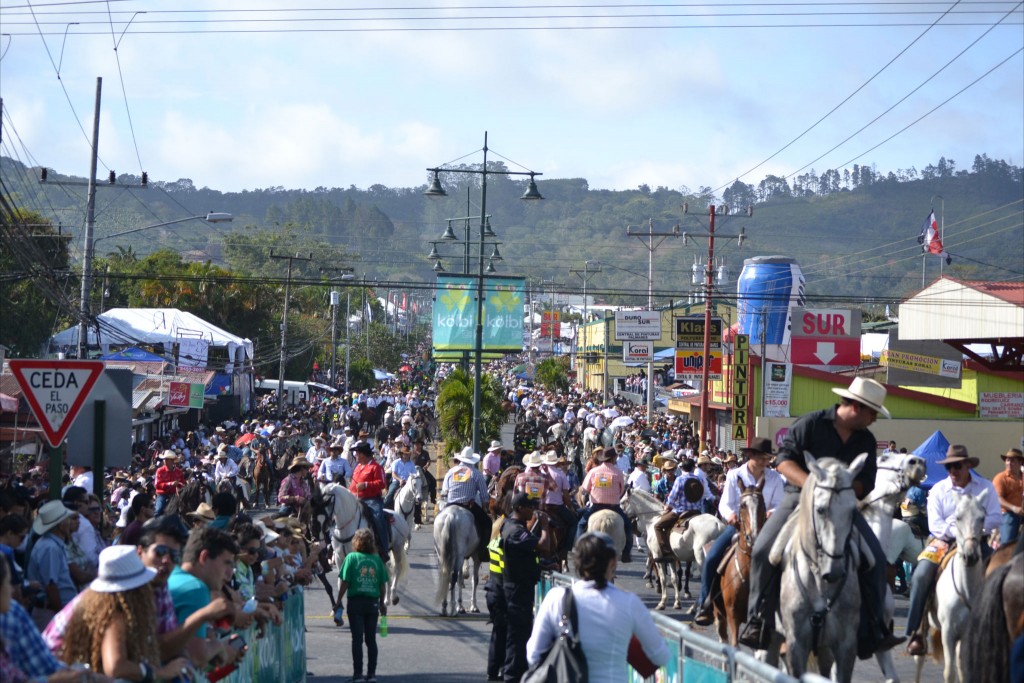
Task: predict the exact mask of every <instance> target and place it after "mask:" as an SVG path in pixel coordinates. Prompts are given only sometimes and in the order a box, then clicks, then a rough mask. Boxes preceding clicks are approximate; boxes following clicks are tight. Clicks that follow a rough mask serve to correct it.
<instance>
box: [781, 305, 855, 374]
mask: <svg viewBox="0 0 1024 683" xmlns="http://www.w3.org/2000/svg"><path fill="white" fill-rule="evenodd" d="M792 320H793V329H792V334H791V344H790V356H791V359H792V361H793V362H794V363H796V364H798V365H842V366H856V365H860V322H861V312H860V311H859V310H835V309H811V308H794V309H793V311H792Z"/></svg>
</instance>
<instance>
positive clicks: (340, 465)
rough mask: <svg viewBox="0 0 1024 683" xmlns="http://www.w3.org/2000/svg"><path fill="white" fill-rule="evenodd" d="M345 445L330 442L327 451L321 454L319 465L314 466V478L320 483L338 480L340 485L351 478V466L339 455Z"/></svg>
mask: <svg viewBox="0 0 1024 683" xmlns="http://www.w3.org/2000/svg"><path fill="white" fill-rule="evenodd" d="M343 450H345V447H344V446H343V445H342V444H340V443H331V445H330V446H328V447H327V453H326V454H321V455H320V456H319V457H321V460H320V463H319V466H318V467H317V468H316V480H317V481H318V482H320V483H321V484H329V483H331V482H338V483H339V484H341V485H342V486H344V485H345V484H347V483H348V480H349V479H351V478H352V466H351V465H350V464H348V460H346V459H345V458H343V457H341V453H342V451H343Z"/></svg>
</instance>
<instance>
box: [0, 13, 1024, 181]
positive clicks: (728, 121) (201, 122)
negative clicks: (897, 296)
mask: <svg viewBox="0 0 1024 683" xmlns="http://www.w3.org/2000/svg"><path fill="white" fill-rule="evenodd" d="M30 4H31V5H32V6H33V7H32V8H33V9H34V11H35V17H34V18H33V16H32V13H31V12H30V10H29V6H30ZM292 4H293V3H287V2H284V1H283V0H273V1H270V0H254V1H248V2H234V1H232V0H220V1H216V0H215V1H211V2H194V1H192V0H177V1H176V2H173V3H172V2H154V1H151V2H146V1H141V0H123V1H117V0H111V1H110V2H92V3H71V2H69V3H64V4H53V3H51V4H43V3H42V2H36V1H33V2H32V3H29V2H28V0H2V4H0V32H2V33H3V34H4V35H3V36H2V40H0V54H2V55H3V56H2V59H0V96H2V97H3V106H4V130H3V132H4V136H3V146H2V153H3V154H5V155H8V156H16V157H17V158H19V159H21V160H22V161H24V162H25V163H28V164H31V165H40V164H41V165H45V166H48V167H50V168H55V169H57V170H59V171H61V172H63V173H74V174H77V175H83V176H84V175H86V174H87V173H88V167H89V146H88V142H87V140H86V137H85V135H84V134H83V131H82V129H81V128H80V125H81V127H84V129H85V130H87V131H88V130H91V127H92V109H93V100H94V94H95V92H94V91H95V83H96V77H97V76H102V77H103V107H102V116H101V132H100V157H101V159H102V162H103V163H102V164H101V168H100V175H101V176H103V175H105V174H106V172H107V171H108V170H109V169H114V170H116V171H117V172H118V173H124V172H131V173H136V174H137V173H139V172H140V171H141V170H146V171H148V173H149V176H150V178H151V179H155V180H176V179H178V178H182V177H186V178H191V179H192V180H193V181H194V182H195V183H196V185H197V186H200V187H201V186H209V187H211V188H214V189H219V190H225V191H237V190H242V189H254V188H265V187H271V186H283V187H287V188H308V189H313V188H315V187H317V186H326V187H335V186H339V187H347V186H349V185H355V186H357V187H360V188H366V187H369V186H371V185H373V184H377V183H380V184H383V185H387V186H392V187H394V186H400V187H409V186H415V185H419V184H422V183H424V182H426V176H427V174H426V172H425V171H424V169H425V168H426V167H429V166H437V165H441V164H444V163H446V162H449V161H451V160H454V159H458V158H460V157H463V156H466V155H468V156H466V158H465V159H463V161H465V162H467V163H472V162H479V161H480V160H481V158H482V157H481V156H480V154H479V153H474V152H475V151H476V150H479V149H480V147H481V146H482V142H483V133H484V131H485V130H487V131H489V134H490V147H491V149H492V150H493V151H495V152H497V153H499V154H501V155H504V156H505V157H508V158H509V159H510V160H512V161H513V162H517V163H518V164H522V165H523V167H525V168H529V169H532V170H535V171H539V172H542V173H544V175H545V177H554V178H567V177H573V178H578V177H584V178H586V179H587V180H588V181H589V182H590V186H591V187H592V188H609V189H630V188H635V187H636V186H638V185H639V184H641V183H647V184H649V185H650V186H652V187H655V186H660V185H664V186H667V187H670V188H679V187H681V186H684V185H685V186H688V187H690V188H692V189H696V188H698V187H699V186H705V185H706V186H710V187H712V188H719V187H721V186H723V185H726V184H727V183H729V182H731V181H732V180H733V179H734V178H736V177H737V176H740V175H741V174H743V173H745V172H747V171H748V170H749V169H751V168H753V167H755V166H756V165H757V164H758V163H759V162H761V161H762V160H764V159H765V158H767V157H769V156H770V155H772V154H773V153H775V152H776V151H778V150H779V149H780V148H782V147H783V146H784V145H786V144H787V143H790V142H791V141H793V140H794V138H796V137H797V136H798V135H799V134H800V133H801V132H803V131H804V130H805V129H806V128H808V127H809V126H810V125H811V124H813V123H814V122H815V121H817V120H818V119H819V118H821V117H822V116H823V115H824V114H826V113H827V112H828V111H829V110H830V109H832V108H833V107H834V106H836V105H837V104H839V103H840V102H841V101H842V100H843V99H845V98H846V97H848V96H849V95H851V94H852V93H854V91H856V90H857V89H858V88H860V87H861V86H862V85H864V83H865V82H866V81H868V80H869V79H870V78H871V77H872V76H873V75H874V74H875V73H876V72H877V71H878V70H879V69H881V68H882V67H883V66H885V64H886V63H887V62H889V61H890V60H891V59H893V58H894V57H896V55H897V54H899V53H900V51H902V50H904V48H908V46H910V47H909V48H908V49H907V50H906V52H905V53H904V54H903V55H902V56H900V57H899V58H898V59H896V61H895V62H894V63H893V64H892V65H891V66H889V67H888V68H886V69H885V70H884V71H883V72H882V73H881V74H880V75H879V76H878V77H877V78H876V79H875V80H873V81H872V82H871V83H870V84H868V85H867V86H865V87H864V88H863V89H862V90H861V91H860V92H858V93H857V94H856V95H854V96H853V97H852V99H851V100H850V101H849V102H847V103H846V104H844V105H843V106H842V107H840V108H839V109H838V110H837V111H836V112H835V113H834V114H832V115H831V116H829V117H828V118H827V119H826V120H825V121H824V122H823V123H822V124H820V125H819V126H818V127H817V128H815V129H814V130H813V131H811V132H810V133H808V134H807V135H805V136H804V137H803V138H801V139H800V140H798V141H796V142H794V143H793V144H792V145H791V146H790V147H789V148H788V149H786V150H785V151H783V152H781V153H780V154H779V155H778V156H776V157H775V158H773V159H772V160H771V161H769V162H767V163H766V164H764V165H763V166H761V167H759V168H757V169H756V170H754V171H752V172H751V173H750V174H749V175H746V176H743V179H744V180H745V181H747V182H752V183H755V184H756V183H757V182H758V181H760V179H761V178H763V177H764V175H765V174H767V173H774V174H778V175H788V174H790V173H794V172H796V171H797V170H798V169H800V168H801V167H802V166H804V165H805V164H808V163H809V162H811V161H812V160H814V159H815V158H816V157H818V156H819V155H821V154H823V153H825V152H826V151H827V150H829V149H830V148H832V147H833V146H835V145H837V144H839V143H840V142H841V141H842V140H843V139H845V138H846V137H848V136H850V135H851V134H853V133H854V132H855V131H857V130H858V129H859V128H861V127H862V126H864V125H865V124H867V123H868V122H869V121H871V120H872V119H873V118H875V117H876V116H878V115H880V114H882V112H884V111H885V110H886V109H887V108H889V107H890V106H892V105H893V104H894V103H896V102H897V101H898V100H900V99H901V98H903V97H904V96H906V95H908V94H909V93H910V92H911V91H912V90H914V88H917V87H918V86H919V85H920V84H921V83H922V82H923V81H925V80H926V79H927V78H928V77H930V76H931V75H932V74H933V73H934V72H935V71H937V70H938V69H939V68H940V67H942V66H943V65H944V64H945V63H946V62H947V61H949V60H950V59H952V58H953V57H954V56H955V55H957V53H959V52H960V51H961V50H964V49H965V48H967V47H968V46H969V45H970V44H971V43H972V42H973V41H975V40H976V39H978V38H979V36H982V34H983V33H984V32H985V31H986V30H987V29H988V28H989V27H991V26H992V24H994V23H996V22H997V21H998V20H999V18H1000V17H1002V16H1003V15H1004V14H1005V13H1007V12H1009V11H1012V12H1013V13H1012V14H1011V15H1010V17H1009V18H1008V19H1007V20H1006V22H1005V24H1004V25H1003V26H1000V27H996V28H995V29H994V30H992V31H991V32H989V33H988V35H986V36H985V37H983V38H981V40H980V41H979V42H978V43H977V44H976V45H974V46H973V47H971V48H970V49H968V50H967V51H966V52H965V53H964V55H963V56H962V57H960V58H959V59H957V60H956V61H954V62H953V63H952V64H951V65H950V66H949V67H947V68H946V69H945V70H944V71H943V72H942V73H940V74H939V75H937V76H935V77H934V79H932V80H931V81H930V82H929V83H928V84H926V85H924V86H923V87H922V88H921V89H920V90H918V91H917V92H916V93H914V94H912V95H910V96H909V98H908V99H907V100H906V101H905V102H903V103H902V104H900V105H899V106H897V107H896V108H895V109H894V110H893V111H892V112H891V113H889V114H887V115H885V116H883V117H882V118H881V119H880V120H879V121H878V122H877V123H875V124H873V125H872V126H870V127H869V128H867V129H866V130H865V131H864V132H862V133H859V134H857V135H855V136H854V137H853V138H852V139H851V140H850V141H849V142H847V143H846V144H844V145H842V146H841V147H839V149H837V150H836V151H834V152H831V153H829V154H827V155H826V156H825V157H824V158H823V159H821V160H820V161H816V162H814V163H813V164H812V166H811V167H813V168H814V169H816V170H817V171H819V172H820V171H822V170H824V169H827V168H833V167H840V168H841V167H842V165H843V164H845V163H846V162H849V163H850V165H852V163H860V164H865V163H866V164H876V165H877V168H878V169H879V170H882V171H889V170H895V169H897V168H909V167H911V166H914V167H916V168H917V169H918V170H920V169H921V168H923V167H924V166H925V165H927V164H929V163H934V162H935V161H936V160H938V158H939V157H940V156H946V157H947V158H952V159H955V160H956V162H957V165H958V168H969V167H970V165H971V162H972V160H973V156H974V154H976V153H981V152H984V153H987V154H988V155H989V156H990V157H993V158H1002V159H1006V160H1007V161H1010V162H1012V163H1014V164H1018V165H1020V164H1021V163H1024V158H1022V157H1024V56H1022V53H1021V52H1019V51H1020V50H1021V48H1022V46H1024V29H1022V27H1021V23H1022V16H1024V14H1022V10H1021V5H1020V4H1018V3H1014V2H1009V3H1005V2H1004V3H985V4H966V3H964V4H957V3H952V2H947V3H928V2H923V3H918V4H902V3H884V2H883V3H877V2H876V3H873V4H853V3H836V2H832V3H822V4H818V5H813V4H812V5H800V4H785V3H778V4H773V5H768V4H765V3H757V2H755V3H748V4H745V5H732V6H726V5H723V4H721V3H709V4H704V5H700V4H696V3H691V4H683V3H664V2H663V3H650V4H646V5H633V6H631V5H628V4H626V3H621V2H620V3H617V4H613V3H604V2H599V1H595V0H589V1H588V0H581V1H579V2H576V3H571V2H569V1H568V0H566V1H564V2H562V3H557V4H556V3H548V2H540V1H538V0H533V1H527V2H521V1H520V0H502V1H501V2H494V3H483V2H479V0H477V1H476V2H473V3H465V2H458V1H457V0H451V1H449V2H440V3H434V2H419V1H417V0H404V1H403V2H401V3H394V5H396V6H399V5H400V6H402V7H404V8H405V9H400V10H387V9H380V8H378V7H377V6H378V5H382V4H386V3H369V2H367V1H366V0H361V1H358V2H332V3H322V2H318V1H317V0H303V2H301V3H294V4H298V5H301V6H302V7H304V8H322V9H320V10H317V11H310V12H303V13H299V12H298V11H296V10H291V9H288V8H289V7H290V6H291V5H292ZM470 7H475V8H476V9H471V8H470ZM951 7H953V8H954V9H953V10H952V12H951V13H950V14H949V15H947V16H946V17H945V18H944V19H942V20H941V21H940V22H939V24H938V25H936V26H935V27H933V28H931V29H930V30H928V31H927V32H926V33H925V31H926V29H928V26H929V24H931V23H932V22H934V21H936V20H937V19H939V17H940V16H941V15H942V13H943V12H945V11H946V10H949V9H950V8H951ZM327 9H333V10H335V11H330V12H329V11H326V10H327ZM228 10H231V11H228ZM252 10H265V11H262V12H255V11H252ZM108 11H109V14H108ZM968 11H970V12H971V13H967V12H968ZM135 12H146V14H140V15H137V16H135V17H134V19H133V20H132V21H131V24H130V26H128V27H127V30H125V27H126V24H127V23H128V22H129V20H131V19H132V17H133V14H134V13H135ZM909 12H913V13H909ZM729 13H732V14H739V13H743V14H745V16H733V17H728V16H724V15H725V14H729ZM796 13H802V14H799V15H797V14H796ZM812 13H814V14H812ZM556 15H572V17H570V18H556ZM623 15H643V16H631V17H627V16H623ZM668 15H676V16H668ZM682 15H687V16H682ZM469 16H475V17H491V18H483V19H468V18H467V17H469ZM413 17H418V19H413ZM494 17H504V18H494ZM340 19H345V21H340ZM355 19H360V20H361V21H354V20H355ZM241 20H259V21H248V22H245V23H242V21H241ZM36 21H38V25H37V24H36ZM73 21H77V22H79V23H78V25H75V26H70V27H67V26H66V25H67V24H68V22H73ZM175 21H177V22H178V23H175ZM967 22H970V23H973V24H975V25H951V24H952V23H959V24H963V23H967ZM880 23H890V24H903V25H899V26H888V27H881V26H878V24H880ZM778 24H788V25H796V26H794V27H790V28H781V27H775V26H776V25H778ZM809 24H819V26H816V27H810V26H808V25H809ZM823 24H842V26H822V25H823ZM854 24H856V26H855V25H854ZM740 25H744V26H747V27H746V28H744V27H741V26H740ZM112 26H113V33H114V36H112V35H111V31H112V28H111V27H112ZM637 26H647V27H651V28H625V27H637ZM427 27H432V28H446V29H452V28H456V27H464V28H466V27H473V28H484V27H487V28H499V29H501V30H478V31H455V30H430V31H425V30H410V29H423V28H427ZM65 28H67V39H66V42H65V39H64V33H65ZM311 29H312V30H311ZM340 29H345V30H340ZM349 29H361V30H349ZM369 29H385V30H369ZM396 29H398V30H396ZM519 29H523V30H519ZM122 32H124V33H123V36H122V35H121V34H122ZM922 33H924V36H923V37H920V39H919V40H917V42H916V43H914V44H913V45H911V43H912V42H914V41H915V39H918V37H919V36H921V34H922ZM40 34H42V35H40ZM118 38H120V42H119V44H118V49H117V52H116V53H115V51H114V50H113V44H114V42H115V40H117V39H118ZM62 52H63V54H62ZM1011 56H1012V57H1011ZM1008 57H1010V59H1009V61H1008V62H1006V63H1005V64H1003V65H1002V66H1001V67H998V68H996V69H995V70H994V71H993V72H992V73H991V74H989V75H988V76H987V77H984V78H982V79H981V80H980V81H979V82H978V83H977V84H976V85H974V86H973V87H971V88H969V89H968V90H966V91H965V92H964V93H963V94H961V95H959V96H958V97H955V98H954V99H952V101H950V102H949V103H947V104H945V105H944V106H941V107H940V108H939V109H938V110H937V111H936V112H935V113H933V114H931V115H930V116H928V117H927V118H925V119H923V120H922V121H920V122H918V123H916V124H914V125H912V126H911V127H910V128H909V129H908V130H906V131H905V132H903V133H901V134H900V135H898V136H897V137H895V138H894V139H893V140H891V141H889V142H887V143H885V144H883V145H882V146H880V147H878V148H877V149H875V150H874V151H871V152H868V153H866V154H865V151H866V150H868V149H869V148H871V147H873V146H875V145H878V144H879V143H880V142H882V141H883V140H885V139H886V138H888V137H889V136H891V135H893V134H894V133H896V132H897V131H899V130H900V129H902V128H903V127H904V126H907V125H908V124H910V123H911V122H913V121H914V120H915V119H918V118H919V117H921V116H922V115H924V114H925V113H927V112H928V111H929V110H931V109H933V108H934V107H936V106H938V105H940V104H941V103H942V102H943V101H944V100H946V99H947V98H950V97H951V96H953V95H954V94H955V93H957V92H958V91H960V90H961V89H963V88H964V87H966V86H968V85H969V84H970V83H971V82H972V81H974V80H976V79H978V78H979V77H981V76H982V75H983V74H985V72H987V71H989V70H990V69H992V68H993V67H995V66H996V65H997V64H999V63H1000V62H1002V61H1003V60H1005V59H1007V58H1008ZM118 58H119V60H120V69H119V66H118ZM58 62H60V79H59V80H58V78H57V71H56V68H55V65H56V64H57V63H58ZM61 84H63V86H64V88H66V90H67V93H66V94H65V92H64V90H63V89H62V87H61ZM72 108H73V109H74V112H75V113H73V112H72ZM126 110H127V111H130V113H131V126H129V123H128V117H127V115H126ZM76 114H77V120H76ZM862 155H863V156H862ZM509 166H510V167H511V168H517V166H516V165H515V164H514V163H509Z"/></svg>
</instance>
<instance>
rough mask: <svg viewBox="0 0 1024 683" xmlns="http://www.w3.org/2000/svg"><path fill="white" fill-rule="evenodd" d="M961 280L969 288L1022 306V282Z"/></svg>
mask: <svg viewBox="0 0 1024 683" xmlns="http://www.w3.org/2000/svg"><path fill="white" fill-rule="evenodd" d="M962 282H963V284H964V285H966V286H967V287H970V288H971V289H976V290H978V291H979V292H984V293H985V294H988V295H990V296H994V297H995V298H997V299H1002V300H1003V301H1006V302H1008V303H1011V304H1013V305H1014V306H1024V282H983V281H981V280H962Z"/></svg>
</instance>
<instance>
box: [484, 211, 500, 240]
mask: <svg viewBox="0 0 1024 683" xmlns="http://www.w3.org/2000/svg"><path fill="white" fill-rule="evenodd" d="M484 237H485V238H487V239H490V238H492V237H497V235H496V234H495V233H494V230H492V229H491V217H490V216H486V217H485V218H484Z"/></svg>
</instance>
